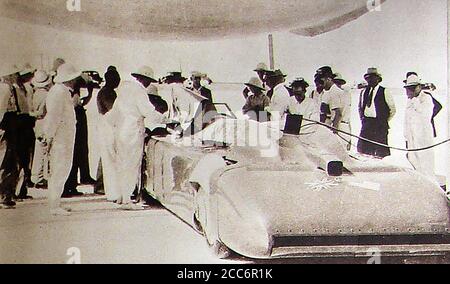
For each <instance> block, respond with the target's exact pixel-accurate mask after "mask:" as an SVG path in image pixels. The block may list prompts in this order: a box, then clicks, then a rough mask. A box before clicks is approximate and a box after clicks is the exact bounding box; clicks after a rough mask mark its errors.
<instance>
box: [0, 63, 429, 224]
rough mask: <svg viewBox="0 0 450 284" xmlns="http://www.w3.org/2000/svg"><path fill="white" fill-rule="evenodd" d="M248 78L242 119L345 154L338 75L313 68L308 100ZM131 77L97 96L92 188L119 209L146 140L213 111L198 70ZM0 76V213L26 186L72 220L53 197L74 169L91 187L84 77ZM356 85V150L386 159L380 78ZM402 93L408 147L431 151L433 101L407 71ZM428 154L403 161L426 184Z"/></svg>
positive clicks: (70, 187) (280, 81)
mask: <svg viewBox="0 0 450 284" xmlns="http://www.w3.org/2000/svg"><path fill="white" fill-rule="evenodd" d="M255 72H256V73H257V74H258V76H257V77H253V78H251V79H250V80H249V82H248V83H247V84H245V85H246V88H245V89H244V91H243V95H244V97H245V98H246V103H245V105H244V107H243V112H244V114H248V116H249V118H250V119H254V120H257V121H261V122H262V121H268V120H277V121H279V120H282V119H283V117H284V116H285V115H286V114H292V115H300V116H302V117H303V118H307V119H309V120H312V121H318V122H319V121H320V123H322V124H326V125H328V126H329V127H330V129H332V131H333V132H334V133H335V134H336V135H340V136H341V138H342V139H341V140H342V141H343V146H344V147H345V148H347V150H350V146H351V139H350V138H349V136H345V135H343V134H342V133H341V131H342V132H343V133H351V127H350V121H351V117H350V113H351V94H350V92H349V91H348V90H345V89H344V88H343V85H345V84H346V82H345V80H344V79H343V78H342V77H341V75H340V74H338V73H335V72H333V70H332V68H331V67H329V66H324V67H322V68H319V69H318V70H317V71H316V74H315V75H314V83H315V88H314V89H313V90H312V91H311V92H308V88H309V84H308V82H307V81H306V80H305V79H303V78H297V79H295V80H294V81H293V82H291V83H290V84H289V85H285V81H286V79H285V78H286V74H284V73H283V72H282V71H281V70H269V69H268V68H267V66H266V65H265V64H264V63H261V64H258V66H257V68H256V69H255ZM131 75H132V77H133V78H134V80H132V81H124V82H122V81H121V77H120V75H119V72H118V71H117V69H116V67H114V66H110V67H109V68H108V69H107V71H106V73H105V76H104V77H105V81H106V83H105V85H104V86H103V87H102V88H101V90H100V91H99V93H98V95H97V108H98V113H99V119H100V120H99V127H98V131H99V134H100V136H101V137H102V142H101V143H100V156H101V161H100V164H99V169H100V173H101V174H100V175H99V177H100V179H99V180H98V182H101V181H102V182H103V184H102V186H101V187H100V186H97V187H96V191H95V192H96V193H100V194H106V196H107V199H108V200H109V201H112V202H115V203H116V204H118V205H120V208H122V209H124V210H139V209H142V206H141V205H140V204H137V203H136V202H133V201H132V197H133V196H135V197H136V195H138V194H139V188H140V182H141V173H142V159H143V154H144V146H145V139H146V138H148V137H151V136H153V135H168V134H173V133H177V130H176V129H182V130H183V131H182V133H183V134H182V135H190V134H194V133H196V132H198V131H199V130H201V129H203V128H204V127H205V126H206V125H207V124H208V123H209V122H208V121H206V120H204V119H202V120H201V121H200V122H198V121H197V120H196V118H197V117H205V115H206V114H208V113H210V112H214V111H215V106H214V98H213V95H212V93H211V90H210V89H208V88H207V87H206V86H207V84H204V83H203V82H204V81H205V80H209V79H208V78H207V76H206V74H203V73H201V72H192V75H191V78H190V79H189V80H187V79H186V78H184V77H182V76H181V73H180V72H172V73H170V74H169V75H168V76H166V77H164V78H163V79H157V78H156V77H155V73H154V71H153V69H152V68H150V67H148V66H143V67H141V68H140V69H138V70H137V71H136V72H133V73H132V74H131ZM0 76H1V79H2V80H1V83H0V121H1V124H0V128H1V129H2V137H1V140H0V150H1V151H0V153H2V155H4V156H3V158H2V163H1V167H0V170H1V171H0V174H1V176H0V178H1V180H0V194H1V196H2V203H1V206H2V207H3V208H14V206H15V200H20V199H26V198H29V197H28V195H27V186H35V187H42V188H44V187H47V186H48V190H49V205H50V209H51V212H52V214H55V215H70V209H69V208H65V207H63V206H62V205H61V197H70V196H74V195H75V196H76V195H79V194H80V193H79V192H78V191H77V190H76V187H77V185H78V170H79V169H80V173H81V176H80V181H81V183H88V184H93V183H95V180H93V179H92V178H91V177H90V174H89V163H88V160H89V159H88V148H87V117H86V113H85V112H86V111H85V109H84V106H86V104H87V103H89V101H90V100H91V98H92V93H93V88H94V87H93V84H91V83H92V82H91V79H92V78H89V77H88V76H86V74H85V73H83V72H81V71H80V70H77V69H76V68H75V67H74V66H73V65H71V64H70V63H66V62H65V61H64V60H62V59H58V60H56V61H55V66H54V70H53V72H51V73H47V72H45V71H43V70H33V69H32V68H26V69H24V70H18V69H16V68H12V69H8V70H5V71H2V73H1V74H0ZM364 78H365V80H366V82H367V84H366V85H365V86H364V87H363V88H362V91H361V94H360V100H359V101H360V102H359V106H358V110H359V114H360V119H361V123H362V129H361V134H360V140H359V142H358V145H357V149H358V152H360V153H362V154H366V155H370V156H374V157H377V158H384V157H386V156H389V155H390V149H389V146H388V132H389V121H390V120H391V119H392V117H393V116H394V115H395V113H396V108H395V104H394V101H393V98H392V96H391V95H390V94H389V92H388V91H387V90H386V88H384V87H382V86H381V85H380V83H381V82H382V76H381V74H380V73H379V72H378V70H377V69H376V68H369V69H368V72H367V73H366V74H365V75H364ZM208 83H210V80H209V82H208ZM160 84H165V85H170V86H175V87H172V97H171V101H170V102H168V101H166V100H165V99H163V98H162V97H161V96H160V95H159V92H158V86H159V85H160ZM405 89H406V92H407V97H408V107H407V111H406V126H405V138H406V140H407V144H408V147H410V148H420V147H426V146H430V145H431V144H432V142H433V141H432V140H433V134H435V131H433V130H434V128H432V127H431V126H430V127H428V126H427V125H428V124H429V125H431V124H432V121H433V118H434V116H435V115H436V111H435V103H434V101H435V100H434V99H433V97H432V96H431V94H428V93H426V92H424V90H423V84H422V82H421V81H420V79H419V78H418V75H417V74H416V73H414V72H411V73H408V75H407V79H406V80H405ZM82 90H87V96H82ZM180 90H182V92H180ZM177 92H178V93H177ZM187 94H188V95H187ZM206 117H208V115H206ZM149 125H150V126H149ZM417 126H420V127H417ZM433 127H434V125H433ZM177 134H178V135H179V134H180V133H177ZM346 138H347V139H346ZM432 156H433V153H432V150H429V151H427V152H412V153H409V154H408V159H409V161H410V162H411V164H412V165H413V166H414V168H415V169H416V170H418V171H420V172H422V173H424V174H425V175H428V176H430V177H432V176H434V170H433V169H434V159H432V158H431V157H432ZM21 177H23V178H21ZM119 177H120V178H119ZM47 181H48V182H47Z"/></svg>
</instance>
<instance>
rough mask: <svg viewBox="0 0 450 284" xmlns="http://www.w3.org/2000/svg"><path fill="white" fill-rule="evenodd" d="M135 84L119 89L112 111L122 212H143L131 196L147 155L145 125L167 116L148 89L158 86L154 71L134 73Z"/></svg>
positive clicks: (149, 69)
mask: <svg viewBox="0 0 450 284" xmlns="http://www.w3.org/2000/svg"><path fill="white" fill-rule="evenodd" d="M132 75H133V77H134V78H135V79H136V80H135V81H125V82H123V83H121V85H120V86H119V88H118V89H117V100H116V102H115V105H114V108H113V112H114V115H115V119H116V123H115V125H116V128H117V129H116V131H115V141H116V146H117V165H116V170H117V173H118V176H117V180H118V182H119V188H120V190H121V198H120V200H118V202H117V203H118V204H121V209H123V210H140V209H142V207H141V206H139V205H137V204H133V203H132V202H131V196H132V194H133V191H134V190H135V188H136V185H137V184H138V183H139V179H140V173H141V163H142V157H143V154H144V139H145V123H144V120H145V122H146V123H149V124H161V123H163V122H164V116H163V115H162V114H161V113H159V112H157V111H156V109H155V107H154V106H153V105H152V103H151V102H150V100H149V98H148V95H147V89H148V88H149V86H150V85H151V84H152V83H156V82H157V80H155V79H154V72H153V70H152V69H151V68H150V67H147V66H144V67H142V68H140V69H139V71H138V72H136V73H133V74H132Z"/></svg>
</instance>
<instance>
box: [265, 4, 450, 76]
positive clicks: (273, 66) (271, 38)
mask: <svg viewBox="0 0 450 284" xmlns="http://www.w3.org/2000/svg"><path fill="white" fill-rule="evenodd" d="M449 1H450V0H449ZM269 62H270V69H271V70H275V57H274V53H273V35H272V34H269Z"/></svg>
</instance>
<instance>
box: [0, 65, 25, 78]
mask: <svg viewBox="0 0 450 284" xmlns="http://www.w3.org/2000/svg"><path fill="white" fill-rule="evenodd" d="M19 72H20V70H19V68H17V66H16V65H6V66H2V67H1V68H0V77H5V76H9V75H12V74H16V73H19Z"/></svg>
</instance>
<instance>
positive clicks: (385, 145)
mask: <svg viewBox="0 0 450 284" xmlns="http://www.w3.org/2000/svg"><path fill="white" fill-rule="evenodd" d="M303 120H304V121H307V122H311V123H313V124H317V125H320V126H323V127H326V128H328V129H330V130H333V131H336V132H339V133H343V134H346V135H348V136H351V137H354V138H357V139H360V140H363V141H366V142H368V143H371V144H374V145H378V146H381V147H386V148H389V149H392V150H397V151H402V152H422V151H426V150H430V149H433V148H436V147H438V146H441V145H443V144H446V143H449V142H450V139H447V140H444V141H442V142H439V143H437V144H434V145H431V146H428V147H423V148H417V149H406V148H399V147H393V146H389V145H387V144H383V143H378V142H376V141H373V140H369V139H366V138H364V137H361V136H358V135H355V134H352V133H349V132H347V131H343V130H339V129H337V128H334V127H333V126H330V125H328V124H325V123H322V122H319V121H315V120H311V119H307V118H303ZM308 125H311V124H308ZM338 137H339V138H341V139H343V140H344V141H346V142H347V143H350V141H347V140H345V139H344V138H343V137H341V136H340V135H338Z"/></svg>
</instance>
